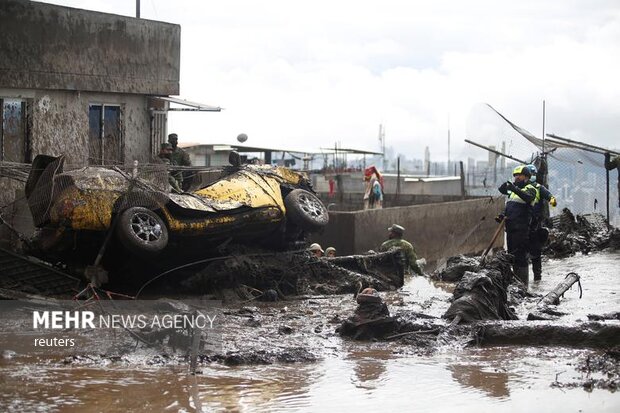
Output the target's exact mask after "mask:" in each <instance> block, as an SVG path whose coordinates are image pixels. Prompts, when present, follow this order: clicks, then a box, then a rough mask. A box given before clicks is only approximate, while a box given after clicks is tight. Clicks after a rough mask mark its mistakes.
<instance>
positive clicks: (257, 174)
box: [26, 155, 329, 255]
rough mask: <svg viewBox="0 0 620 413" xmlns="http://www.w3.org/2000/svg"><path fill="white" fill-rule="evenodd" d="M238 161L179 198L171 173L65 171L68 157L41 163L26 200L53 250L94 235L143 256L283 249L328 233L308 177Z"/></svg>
mask: <svg viewBox="0 0 620 413" xmlns="http://www.w3.org/2000/svg"><path fill="white" fill-rule="evenodd" d="M231 159H233V161H232V163H233V165H232V166H230V167H226V168H224V170H223V171H222V173H221V176H220V177H219V178H218V179H216V180H214V181H213V182H210V183H208V184H207V185H204V186H202V187H199V188H197V189H195V190H193V191H191V192H188V193H173V192H170V191H168V190H167V188H164V187H162V185H161V184H160V183H161V182H165V181H166V174H167V173H168V171H167V168H166V167H165V166H164V167H162V166H160V165H156V166H153V167H150V168H151V169H149V166H145V167H143V168H141V169H139V170H138V168H135V169H134V170H127V171H123V170H121V169H119V168H106V167H99V166H89V167H85V168H80V169H73V170H69V171H64V161H65V160H64V157H63V156H60V157H51V156H46V155H39V156H37V157H36V158H35V160H34V161H33V167H32V171H31V173H30V176H29V177H28V181H27V184H26V197H27V199H28V205H29V207H30V211H31V213H32V216H33V220H34V223H35V225H36V226H37V227H39V228H41V229H42V231H41V232H42V233H45V234H47V235H46V240H45V241H44V242H43V243H42V245H44V249H47V250H53V249H54V248H55V247H57V246H60V245H62V240H65V241H66V240H67V239H68V238H70V239H72V240H73V242H76V241H75V240H76V239H77V238H78V236H79V237H80V239H81V237H83V236H86V235H90V236H93V235H94V236H96V237H97V239H98V240H99V241H101V240H102V239H103V236H104V235H105V236H107V235H108V234H109V236H114V237H115V238H116V239H117V240H118V241H120V243H121V244H122V245H123V246H124V247H125V248H126V249H127V250H129V251H130V252H132V253H136V254H142V255H144V254H156V253H159V252H161V251H163V250H165V249H166V248H167V247H168V245H169V242H170V240H171V239H174V240H175V244H176V245H178V244H183V243H184V242H189V243H191V244H194V245H195V244H196V243H200V242H202V241H204V242H205V245H208V244H212V243H218V242H225V241H230V240H232V241H247V240H257V239H258V240H259V241H260V242H261V244H263V241H264V242H265V243H267V242H268V243H274V244H275V243H280V244H281V243H282V242H284V243H287V242H291V241H296V240H300V239H303V237H304V235H305V234H306V233H309V232H313V231H318V230H320V229H321V228H323V227H324V226H326V225H327V223H328V220H329V217H328V213H327V209H326V208H325V206H324V205H323V203H322V202H321V200H320V199H319V198H318V197H317V196H316V195H315V193H314V191H313V190H312V187H311V185H310V181H309V180H308V178H307V177H306V176H305V174H303V173H300V172H296V171H293V170H290V169H287V168H283V167H276V166H270V165H240V164H239V162H238V158H235V157H231ZM235 159H236V160H235ZM162 174H164V176H163V179H162ZM91 238H92V237H91Z"/></svg>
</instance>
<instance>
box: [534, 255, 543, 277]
mask: <svg viewBox="0 0 620 413" xmlns="http://www.w3.org/2000/svg"><path fill="white" fill-rule="evenodd" d="M532 272H533V273H534V281H540V279H541V277H542V260H541V259H540V257H538V258H532Z"/></svg>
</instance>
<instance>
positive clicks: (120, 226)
mask: <svg viewBox="0 0 620 413" xmlns="http://www.w3.org/2000/svg"><path fill="white" fill-rule="evenodd" d="M116 232H117V235H118V238H119V240H120V241H121V243H122V244H123V245H124V246H125V248H127V249H128V250H129V251H131V252H133V253H136V254H144V253H147V254H148V253H156V252H159V251H161V250H163V249H164V248H166V245H168V228H167V227H166V224H165V223H164V221H163V220H162V219H161V217H160V216H159V215H157V214H156V213H155V212H153V211H151V210H150V209H147V208H142V207H133V208H129V209H127V210H125V211H124V212H123V213H122V214H121V215H120V217H119V220H118V223H117V227H116Z"/></svg>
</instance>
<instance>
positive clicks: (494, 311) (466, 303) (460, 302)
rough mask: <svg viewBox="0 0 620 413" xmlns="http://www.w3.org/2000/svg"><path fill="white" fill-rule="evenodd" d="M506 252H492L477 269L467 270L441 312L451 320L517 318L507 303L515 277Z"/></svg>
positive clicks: (457, 321)
mask: <svg viewBox="0 0 620 413" xmlns="http://www.w3.org/2000/svg"><path fill="white" fill-rule="evenodd" d="M511 261H512V256H511V255H510V254H508V253H506V252H503V251H502V252H500V253H498V254H497V255H495V256H494V257H493V258H492V259H491V260H490V261H489V262H488V263H486V264H485V265H484V267H482V268H481V269H480V270H479V271H478V272H472V271H466V272H465V274H464V275H463V278H462V279H461V280H460V281H459V283H458V284H457V286H456V288H455V290H454V294H453V301H452V304H451V305H450V307H449V308H448V310H447V311H446V312H445V314H444V315H443V318H446V319H448V320H450V321H453V322H455V323H456V324H458V323H459V322H464V323H471V322H474V321H479V320H516V319H517V316H516V315H515V313H514V311H513V310H512V309H511V308H510V307H509V306H508V293H507V290H508V285H509V284H510V283H511V282H512V278H513V277H514V275H513V273H512V269H511V266H510V262H511Z"/></svg>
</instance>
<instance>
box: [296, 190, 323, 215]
mask: <svg viewBox="0 0 620 413" xmlns="http://www.w3.org/2000/svg"><path fill="white" fill-rule="evenodd" d="M299 206H300V207H301V209H302V210H303V211H304V212H305V213H306V214H307V215H308V216H311V217H313V218H322V217H323V216H324V215H325V212H324V207H323V204H321V202H320V201H318V200H317V199H314V198H311V197H309V196H307V195H305V194H302V195H300V196H299Z"/></svg>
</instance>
